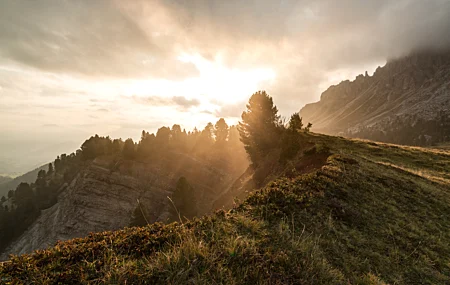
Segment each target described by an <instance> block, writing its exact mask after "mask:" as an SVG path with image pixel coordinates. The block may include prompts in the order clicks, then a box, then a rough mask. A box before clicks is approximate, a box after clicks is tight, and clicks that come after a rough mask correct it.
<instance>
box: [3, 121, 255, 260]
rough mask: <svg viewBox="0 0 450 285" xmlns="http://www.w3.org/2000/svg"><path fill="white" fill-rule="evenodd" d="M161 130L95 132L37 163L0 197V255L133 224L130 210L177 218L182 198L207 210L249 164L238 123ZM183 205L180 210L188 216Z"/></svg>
mask: <svg viewBox="0 0 450 285" xmlns="http://www.w3.org/2000/svg"><path fill="white" fill-rule="evenodd" d="M162 129H163V130H165V131H166V135H167V136H166V137H165V138H166V139H167V141H166V142H164V141H163V142H162V143H161V142H160V140H162V138H163V135H161V133H162V131H160V135H159V137H158V136H154V135H150V134H147V133H145V132H144V133H143V135H142V139H141V141H140V142H139V143H138V144H134V143H133V142H132V140H131V139H130V140H127V141H125V142H123V141H121V140H120V139H118V140H114V141H113V140H111V139H110V138H109V137H106V138H105V137H99V136H97V135H96V136H95V137H91V138H90V139H88V140H86V141H85V143H83V145H82V146H81V149H79V150H78V151H77V152H76V153H72V154H70V155H66V154H62V155H60V156H58V157H57V159H56V160H55V161H54V163H52V167H51V169H50V170H49V171H46V170H47V168H48V167H49V166H47V167H45V169H44V170H40V169H36V170H35V171H34V172H33V173H31V174H32V177H34V179H33V180H32V181H33V182H34V183H33V184H31V185H28V184H23V183H22V184H20V185H19V187H18V188H21V189H16V188H15V187H13V189H16V191H15V192H14V194H13V195H14V196H13V197H11V198H9V199H7V200H6V201H1V202H0V253H3V254H2V255H0V260H5V259H7V256H8V254H11V253H14V254H23V253H30V252H32V251H34V250H36V249H43V248H47V247H48V246H50V245H53V244H54V243H55V242H56V241H59V240H68V239H72V238H77V237H83V236H86V235H88V234H89V233H90V232H99V231H100V232H101V231H105V230H118V229H122V228H124V227H126V226H129V225H130V224H132V223H134V220H135V219H136V213H138V215H139V214H141V213H142V215H143V219H144V220H145V223H153V222H158V221H160V222H167V221H168V220H173V219H174V218H176V219H178V217H174V213H173V211H172V210H173V207H174V205H177V206H178V207H179V209H178V210H177V211H180V209H181V208H182V207H183V204H186V205H185V206H186V207H184V209H188V210H191V212H192V213H193V215H204V214H205V213H209V212H210V211H211V207H212V205H213V202H214V201H215V199H216V198H217V197H218V196H220V195H222V193H223V192H224V191H226V190H228V188H229V186H230V185H231V184H232V183H233V182H234V181H235V180H236V178H237V177H239V175H240V174H241V173H242V172H244V170H245V169H246V168H247V166H248V159H247V157H246V155H245V150H244V148H243V145H242V144H241V143H240V142H239V141H238V140H236V139H233V136H234V137H235V138H236V136H235V132H237V130H236V129H235V128H233V127H232V128H231V131H230V133H231V137H230V138H231V139H230V140H228V141H225V142H220V141H217V142H214V141H211V140H209V138H208V136H207V135H206V134H208V133H210V132H208V133H207V132H204V133H203V135H200V133H189V134H187V133H186V132H181V131H179V130H178V129H177V128H175V129H174V130H172V131H171V130H170V129H169V128H165V127H163V128H162ZM227 132H228V131H227ZM169 135H171V137H170V136H169ZM31 174H30V175H31ZM23 178H24V177H21V178H17V180H15V181H14V182H15V183H18V182H19V181H23ZM181 178H183V179H182V180H183V181H185V183H188V184H189V187H190V190H189V193H187V196H188V197H187V198H186V197H184V196H183V195H182V194H179V193H178V192H177V193H175V192H176V191H175V190H176V189H177V185H178V184H177V183H178V181H179V180H180V179H181ZM21 179H22V180H21ZM8 186H11V184H10V183H9V184H8ZM8 189H9V188H8ZM185 198H186V199H185ZM190 198H191V199H190ZM187 201H189V203H190V204H189V203H188V202H187ZM174 203H175V204H174ZM187 204H189V205H187ZM180 207H181V208H180ZM183 211H184V210H183ZM183 211H182V212H181V214H180V215H179V216H180V217H184V215H187V214H186V213H184V212H183ZM2 231H3V233H2Z"/></svg>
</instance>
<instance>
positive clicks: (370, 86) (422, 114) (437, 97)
mask: <svg viewBox="0 0 450 285" xmlns="http://www.w3.org/2000/svg"><path fill="white" fill-rule="evenodd" d="M449 74H450V51H447V52H442V51H441V52H416V53H414V54H412V55H410V56H407V57H403V58H398V59H395V60H390V61H388V63H387V64H386V65H385V66H384V67H379V68H378V69H377V70H376V71H375V73H374V74H373V76H369V75H368V74H367V72H366V74H365V75H359V76H357V77H356V79H355V80H354V81H348V80H347V81H343V82H341V83H340V84H338V85H335V86H331V87H330V88H328V90H326V91H325V92H324V93H323V94H322V95H321V98H320V101H319V102H316V103H312V104H307V105H306V106H305V107H303V108H302V109H301V111H300V115H301V116H302V117H303V119H304V121H307V122H311V123H312V124H313V131H316V132H323V133H328V134H349V133H350V134H351V133H355V132H358V131H360V130H361V129H364V128H367V127H376V128H378V129H379V130H380V131H384V129H383V128H384V127H385V126H386V125H387V124H388V123H389V122H392V121H393V120H396V119H398V118H402V117H405V116H414V120H415V121H417V120H424V121H429V120H435V119H436V117H437V116H438V114H439V115H442V114H446V115H450V76H449ZM413 123H414V122H413Z"/></svg>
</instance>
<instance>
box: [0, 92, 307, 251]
mask: <svg viewBox="0 0 450 285" xmlns="http://www.w3.org/2000/svg"><path fill="white" fill-rule="evenodd" d="M311 126H312V125H311V123H308V124H307V125H306V126H304V124H303V122H302V118H300V117H299V114H298V113H294V114H292V116H291V117H290V119H289V121H288V122H287V123H286V122H285V119H283V118H281V117H280V115H279V114H278V109H277V107H276V106H275V105H274V103H273V100H272V97H270V96H269V95H268V94H267V93H266V92H265V91H258V92H256V93H254V94H253V95H252V96H251V97H250V99H249V103H248V104H247V110H246V111H244V112H243V113H242V120H241V121H240V122H239V124H238V125H237V126H229V125H228V124H227V122H226V121H225V119H224V118H220V119H219V120H218V121H217V122H216V123H215V124H213V123H208V124H207V125H206V126H205V127H204V128H203V129H202V130H201V131H199V130H198V129H197V128H194V129H193V130H192V131H188V132H186V130H185V129H183V130H182V129H181V126H180V125H178V124H174V125H173V126H172V127H166V126H163V127H161V128H159V129H158V130H157V132H156V134H154V133H149V132H147V131H145V130H143V131H142V133H141V139H140V141H139V142H134V141H133V140H132V139H131V138H128V139H126V140H125V141H124V140H122V139H111V138H110V137H108V136H107V137H102V136H98V135H94V136H92V137H90V138H89V139H87V140H86V141H85V142H84V143H83V144H82V145H81V147H80V149H78V150H77V151H76V152H74V153H71V154H69V155H67V154H61V155H59V156H58V157H57V158H56V159H55V160H54V161H53V162H52V163H49V164H48V170H47V171H45V170H41V171H39V173H38V176H37V178H36V181H35V182H34V183H31V184H28V183H21V184H20V185H19V186H17V188H16V189H11V190H10V191H9V192H8V195H7V197H2V198H1V204H0V205H1V207H0V251H2V250H4V249H5V247H6V246H7V245H8V244H10V243H11V242H12V241H13V240H14V239H15V238H17V237H18V236H20V235H21V234H22V233H23V232H24V231H25V230H26V229H27V228H28V227H29V226H30V225H31V224H32V223H33V222H34V221H35V220H36V219H37V218H38V217H39V215H40V212H41V211H42V210H45V209H48V208H50V207H52V206H53V205H55V204H56V203H57V197H58V195H59V194H60V193H61V192H62V191H64V189H65V188H66V187H67V185H68V183H70V182H71V181H72V180H73V179H74V178H75V176H76V175H77V174H78V173H79V172H80V170H81V169H83V167H85V166H87V165H89V163H91V162H92V161H93V160H94V159H96V158H97V157H102V156H109V157H113V158H114V159H113V163H111V165H110V169H111V171H114V169H115V167H117V164H118V163H120V162H121V161H124V160H125V161H126V160H131V161H141V162H148V161H151V162H153V163H158V161H160V160H161V159H162V158H163V157H164V156H165V155H166V154H168V153H172V154H173V153H175V154H177V153H179V154H185V155H189V156H192V157H196V158H198V159H205V160H208V161H210V162H211V163H212V165H219V164H220V166H221V167H229V168H233V167H236V163H242V161H243V159H244V160H245V161H247V160H246V159H245V157H247V156H248V158H249V161H250V163H251V166H253V167H255V166H258V164H259V163H260V162H261V161H262V160H263V159H264V157H265V156H266V155H267V154H268V153H270V152H271V150H274V149H280V150H281V151H280V152H279V160H280V161H286V160H288V159H290V158H292V157H293V156H295V155H296V153H297V151H298V149H299V146H300V144H301V138H300V136H299V132H307V131H309V129H310V128H311ZM246 154H247V155H246ZM193 192H194V191H193V189H192V186H191V185H190V183H189V181H187V180H186V178H185V177H179V179H178V181H177V183H176V185H174V189H173V195H172V197H170V198H171V201H170V203H173V206H174V207H173V211H172V212H171V218H170V219H169V220H168V221H167V222H172V221H177V220H179V219H189V218H192V217H194V216H196V214H197V209H196V207H195V206H193V205H195V203H194V202H193V201H194V200H195V197H193V194H192V193H193ZM146 223H147V221H146V219H145V215H144V214H143V211H142V209H141V207H140V205H139V204H138V205H137V207H136V209H135V211H134V213H133V220H132V222H131V224H130V225H131V226H142V225H144V224H146Z"/></svg>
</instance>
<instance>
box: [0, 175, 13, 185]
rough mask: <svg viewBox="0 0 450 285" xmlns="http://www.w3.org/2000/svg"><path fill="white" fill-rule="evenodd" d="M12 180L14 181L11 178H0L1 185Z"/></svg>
mask: <svg viewBox="0 0 450 285" xmlns="http://www.w3.org/2000/svg"><path fill="white" fill-rule="evenodd" d="M11 180H12V178H11V177H9V176H0V185H1V184H3V183H6V182H9V181H11Z"/></svg>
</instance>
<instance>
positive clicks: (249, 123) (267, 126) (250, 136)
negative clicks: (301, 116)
mask: <svg viewBox="0 0 450 285" xmlns="http://www.w3.org/2000/svg"><path fill="white" fill-rule="evenodd" d="M279 120H280V116H279V115H278V109H277V107H276V106H275V105H274V104H273V100H272V97H270V96H269V95H268V94H267V93H266V92H265V91H258V92H256V93H254V94H253V95H252V96H251V97H250V99H249V102H248V104H247V110H246V111H244V112H243V113H242V121H240V122H239V126H238V131H239V134H240V136H241V141H242V143H243V144H244V147H245V150H246V151H247V153H248V155H249V156H250V159H251V161H252V162H253V164H257V163H258V162H259V160H260V159H261V158H262V157H263V156H264V154H265V153H267V151H269V150H270V149H272V148H274V147H276V146H277V145H278V141H279V139H278V137H279V133H280V122H279Z"/></svg>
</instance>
